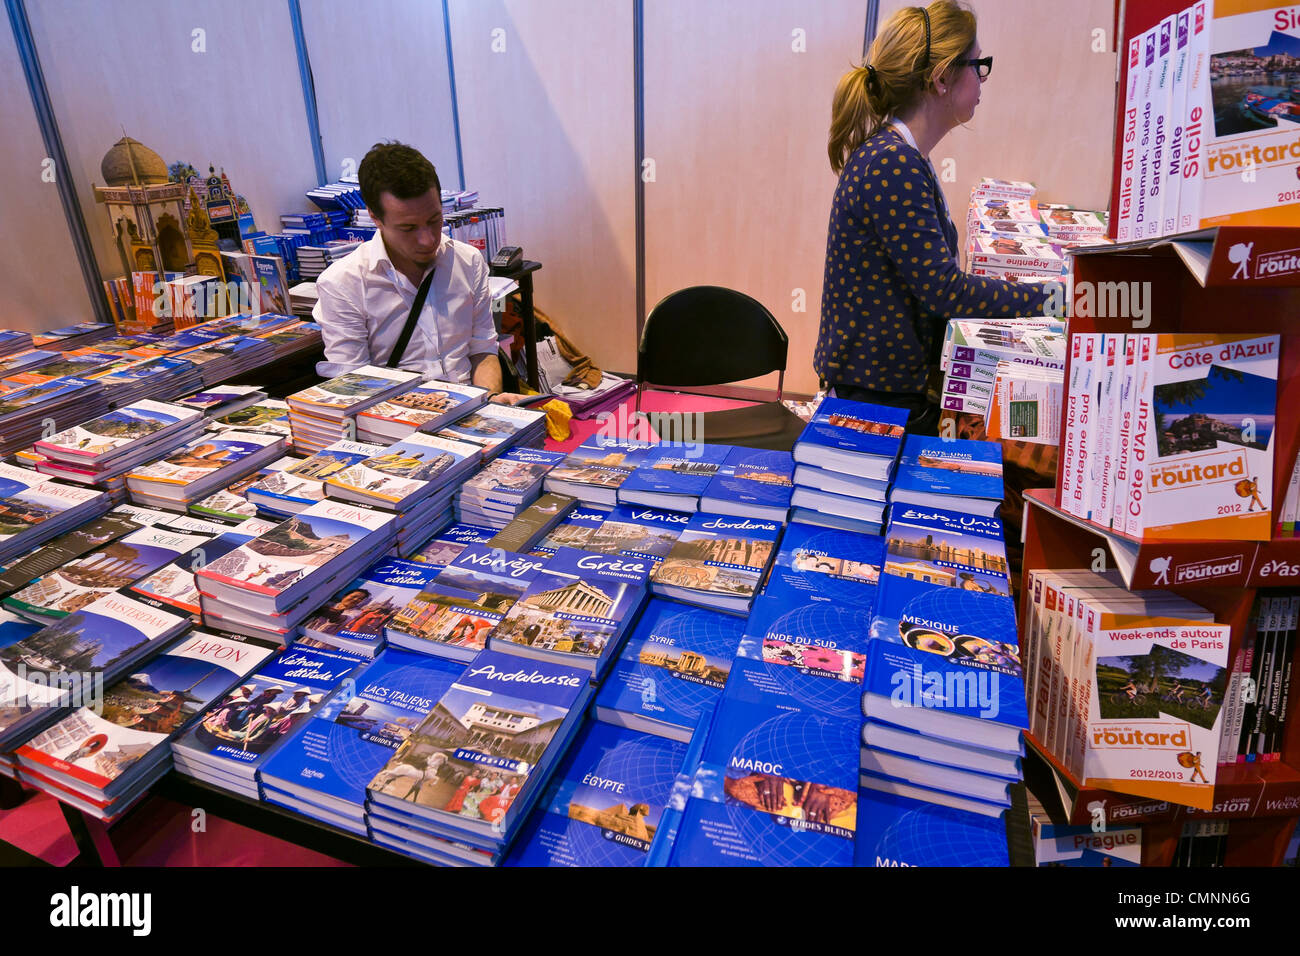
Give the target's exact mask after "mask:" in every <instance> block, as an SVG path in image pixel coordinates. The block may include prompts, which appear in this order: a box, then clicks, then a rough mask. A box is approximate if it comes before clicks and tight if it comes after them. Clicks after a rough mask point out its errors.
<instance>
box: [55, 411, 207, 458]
mask: <svg viewBox="0 0 1300 956" xmlns="http://www.w3.org/2000/svg"><path fill="white" fill-rule="evenodd" d="M200 418H202V412H198V411H195V410H192V409H184V408H182V407H181V406H179V405H168V404H165V403H163V402H153V401H149V400H144V401H140V402H136V403H134V404H132V405H127V406H125V407H123V408H119V409H117V410H116V411H112V412H109V413H108V414H107V415H101V416H100V417H99V418H94V419H91V420H90V421H88V422H84V423H83V424H81V425H77V426H75V427H73V428H69V429H65V430H64V431H61V432H58V433H56V434H54V435H51V436H50V437H49V438H45V439H42V440H41V441H38V442H36V444H35V446H33V447H35V448H36V450H37V451H39V452H40V453H41V454H42V455H45V456H46V457H47V458H53V459H55V460H56V461H70V462H82V461H89V462H94V461H96V460H98V459H101V458H106V457H112V453H114V452H119V450H121V451H126V450H128V446H131V445H134V444H136V443H141V442H143V441H144V440H146V439H148V438H149V437H150V436H152V435H155V434H157V433H158V432H161V431H163V430H164V429H168V428H172V429H173V430H175V428H176V427H178V426H181V425H183V424H184V423H185V422H186V421H191V422H192V421H198V420H199V419H200ZM119 453H120V452H119Z"/></svg>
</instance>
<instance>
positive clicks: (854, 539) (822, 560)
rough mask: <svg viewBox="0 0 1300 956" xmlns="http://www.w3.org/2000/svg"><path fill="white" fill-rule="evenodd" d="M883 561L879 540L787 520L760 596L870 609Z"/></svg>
mask: <svg viewBox="0 0 1300 956" xmlns="http://www.w3.org/2000/svg"><path fill="white" fill-rule="evenodd" d="M884 558H885V542H884V539H883V538H878V537H875V536H873V535H868V534H858V533H857V532H854V531H838V530H836V529H834V528H823V527H820V526H817V525H810V524H801V523H799V522H791V523H790V525H789V526H788V527H787V528H786V529H785V534H784V535H782V537H781V548H780V550H779V551H777V554H776V560H775V561H774V562H773V563H772V574H771V576H770V577H769V578H768V581H767V585H766V586H765V587H764V588H763V595H764V596H765V597H767V596H771V597H779V598H780V599H781V600H783V601H786V602H787V603H790V604H799V603H803V602H805V601H830V602H833V603H835V604H839V605H852V606H854V607H863V608H867V609H870V608H872V607H874V606H875V603H876V591H877V587H878V586H879V584H880V568H881V565H883V564H884Z"/></svg>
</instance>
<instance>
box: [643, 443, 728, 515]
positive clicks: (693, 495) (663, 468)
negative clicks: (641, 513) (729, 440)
mask: <svg viewBox="0 0 1300 956" xmlns="http://www.w3.org/2000/svg"><path fill="white" fill-rule="evenodd" d="M731 450H732V449H731V446H730V445H692V446H688V445H670V444H663V445H655V446H654V447H652V448H648V449H646V452H645V455H644V456H643V457H642V459H641V463H640V464H639V465H637V467H636V468H635V469H634V470H633V472H632V474H630V475H628V477H627V480H626V481H624V482H623V484H622V485H621V486H619V489H618V500H619V501H620V502H621V503H623V504H639V505H651V506H653V507H656V508H671V509H674V510H677V511H695V510H696V509H697V507H698V505H699V500H700V495H702V494H703V493H704V490H705V489H706V488H707V487H708V485H709V481H710V480H711V479H712V478H713V477H714V476H715V475H716V474H717V473H718V470H719V468H721V467H722V464H723V462H724V461H725V460H726V457H727V454H728V452H730V451H731Z"/></svg>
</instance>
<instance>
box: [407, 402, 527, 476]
mask: <svg viewBox="0 0 1300 956" xmlns="http://www.w3.org/2000/svg"><path fill="white" fill-rule="evenodd" d="M433 434H435V435H438V436H439V437H441V438H449V439H451V440H452V441H463V442H469V443H470V444H474V445H478V446H479V448H480V449H482V454H483V461H484V462H489V461H491V460H492V459H493V458H496V457H497V456H498V455H500V454H503V453H505V452H507V451H509V450H510V449H511V448H516V447H518V448H540V447H542V444H543V443H544V442H545V441H546V413H545V412H543V411H540V410H538V409H533V408H516V407H515V406H514V405H498V404H495V403H492V402H489V403H488V404H486V405H481V406H480V407H479V408H478V410H477V411H473V412H470V413H469V414H468V415H462V416H461V417H459V418H457V419H456V420H455V421H453V422H451V423H450V424H447V425H443V426H442V427H441V428H439V429H438V430H437V431H435V432H433Z"/></svg>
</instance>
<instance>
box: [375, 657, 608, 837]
mask: <svg viewBox="0 0 1300 956" xmlns="http://www.w3.org/2000/svg"><path fill="white" fill-rule="evenodd" d="M589 676H590V675H589V674H588V673H587V672H586V671H585V670H579V669H577V668H573V667H567V666H565V665H563V664H553V663H550V662H549V661H536V660H524V659H522V658H519V657H515V656H512V655H509V654H501V653H498V652H496V651H492V650H487V651H484V652H483V653H481V654H479V655H478V657H476V658H475V659H474V661H473V662H472V663H471V664H470V666H469V667H467V668H466V669H465V672H464V673H463V674H462V675H461V677H460V678H459V679H458V681H457V682H456V683H455V684H453V685H452V686H451V688H450V689H449V690H448V691H447V693H445V694H444V695H443V696H442V698H441V699H440V700H439V701H438V703H437V705H436V706H435V707H434V708H433V710H432V711H431V712H430V713H429V716H428V717H426V718H425V720H424V722H423V723H421V724H420V726H419V727H417V728H416V729H415V730H414V731H413V732H412V733H411V735H410V736H409V737H408V738H407V739H406V742H405V743H403V744H402V746H401V747H399V748H398V750H397V752H396V753H395V754H394V755H393V759H392V760H391V761H389V763H388V764H387V766H385V767H384V769H383V770H381V771H380V772H379V773H378V774H377V775H376V776H375V779H374V780H373V781H371V784H370V799H371V802H372V803H373V804H375V805H377V806H379V807H381V808H382V807H387V808H392V809H395V810H397V811H400V812H405V813H408V814H410V815H411V816H412V817H414V818H415V819H416V820H418V821H420V822H421V823H422V824H423V826H424V828H425V829H427V830H428V831H430V832H433V833H436V834H441V835H443V836H445V837H449V838H451V839H457V840H464V841H465V842H468V843H471V844H474V845H477V846H482V847H484V848H488V849H492V848H499V847H502V846H505V845H506V844H508V843H509V842H510V840H511V839H512V838H513V837H514V835H515V833H516V831H517V829H518V826H519V824H520V823H521V822H522V821H523V819H524V817H526V816H527V814H528V811H529V810H530V809H531V807H532V806H533V804H534V803H536V801H537V798H538V797H539V796H540V793H541V789H542V787H543V785H544V784H545V781H546V779H547V778H548V776H549V775H550V773H551V771H552V769H553V768H554V766H555V763H556V761H557V760H558V759H559V757H560V755H561V753H562V752H563V751H564V749H565V747H566V746H567V744H568V742H569V740H570V738H571V737H572V734H573V733H574V731H575V730H576V729H577V725H578V724H579V722H580V721H581V718H582V713H583V710H584V709H585V707H586V703H587V700H588V699H589V698H590V694H591V691H590V686H589V682H588V677H589ZM403 766H405V767H408V768H410V770H418V771H419V772H420V774H421V776H422V777H424V778H425V780H428V781H429V782H430V783H431V784H432V785H431V786H422V787H419V788H417V789H415V790H414V791H413V790H412V788H411V786H410V781H409V780H408V779H404V778H405V777H407V776H408V775H409V774H408V773H405V772H403V771H402V769H401V768H402V767H403Z"/></svg>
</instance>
